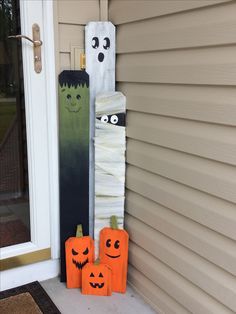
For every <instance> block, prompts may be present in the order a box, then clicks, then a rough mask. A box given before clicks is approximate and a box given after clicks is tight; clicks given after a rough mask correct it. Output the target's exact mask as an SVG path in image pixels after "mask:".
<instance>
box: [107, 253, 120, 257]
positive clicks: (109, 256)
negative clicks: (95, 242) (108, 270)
mask: <svg viewBox="0 0 236 314" xmlns="http://www.w3.org/2000/svg"><path fill="white" fill-rule="evenodd" d="M106 255H107V256H108V257H110V258H117V257H120V255H116V256H112V255H109V254H106Z"/></svg>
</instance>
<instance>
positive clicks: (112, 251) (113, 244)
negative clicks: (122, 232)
mask: <svg viewBox="0 0 236 314" xmlns="http://www.w3.org/2000/svg"><path fill="white" fill-rule="evenodd" d="M120 245H121V239H120V238H119V239H117V238H116V237H114V236H110V237H108V238H107V239H106V242H105V254H106V256H108V257H110V258H119V257H120V256H121V247H120Z"/></svg>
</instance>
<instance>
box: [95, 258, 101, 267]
mask: <svg viewBox="0 0 236 314" xmlns="http://www.w3.org/2000/svg"><path fill="white" fill-rule="evenodd" d="M100 262H101V261H100V258H99V257H98V258H97V259H96V261H95V262H94V265H96V266H98V265H100Z"/></svg>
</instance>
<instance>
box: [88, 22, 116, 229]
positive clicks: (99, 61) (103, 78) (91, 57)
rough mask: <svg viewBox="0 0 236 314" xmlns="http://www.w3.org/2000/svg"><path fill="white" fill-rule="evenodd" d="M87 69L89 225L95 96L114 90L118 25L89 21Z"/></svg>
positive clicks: (91, 226)
mask: <svg viewBox="0 0 236 314" xmlns="http://www.w3.org/2000/svg"><path fill="white" fill-rule="evenodd" d="M85 52H86V71H87V72H88V74H89V77H90V176H89V177H90V187H89V189H90V209H89V212H90V229H91V232H92V230H93V219H94V143H93V139H94V134H95V97H96V95H97V94H99V93H103V92H108V91H115V26H114V25H113V24H112V23H111V22H90V23H88V25H87V26H86V28H85Z"/></svg>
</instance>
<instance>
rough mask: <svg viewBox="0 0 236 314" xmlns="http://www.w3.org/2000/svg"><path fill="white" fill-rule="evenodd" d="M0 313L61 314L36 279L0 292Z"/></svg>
mask: <svg viewBox="0 0 236 314" xmlns="http://www.w3.org/2000/svg"><path fill="white" fill-rule="evenodd" d="M0 313H4V314H41V313H43V314H61V312H60V311H59V310H58V308H57V307H56V305H55V304H54V303H53V302H52V300H51V299H50V297H49V296H48V294H47V293H46V291H45V290H44V289H43V287H42V286H41V285H40V284H39V282H38V281H35V282H31V283H29V284H26V285H24V286H20V287H16V288H13V289H9V290H5V291H2V292H0Z"/></svg>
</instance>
